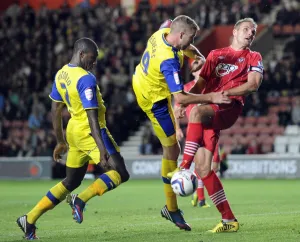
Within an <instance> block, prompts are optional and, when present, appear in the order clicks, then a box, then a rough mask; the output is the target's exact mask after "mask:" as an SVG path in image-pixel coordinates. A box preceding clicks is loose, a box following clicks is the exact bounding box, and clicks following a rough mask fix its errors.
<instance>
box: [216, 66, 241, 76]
mask: <svg viewBox="0 0 300 242" xmlns="http://www.w3.org/2000/svg"><path fill="white" fill-rule="evenodd" d="M237 69H238V66H236V65H232V64H225V63H219V64H218V65H217V67H216V75H217V76H218V77H222V76H226V75H227V74H229V73H230V72H234V71H235V70H237Z"/></svg>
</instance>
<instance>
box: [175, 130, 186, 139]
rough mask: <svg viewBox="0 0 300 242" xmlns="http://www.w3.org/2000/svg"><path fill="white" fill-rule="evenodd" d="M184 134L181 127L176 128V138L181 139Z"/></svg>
mask: <svg viewBox="0 0 300 242" xmlns="http://www.w3.org/2000/svg"><path fill="white" fill-rule="evenodd" d="M183 137H184V135H183V132H182V129H181V128H178V129H176V138H177V140H178V141H181V140H182V139H183Z"/></svg>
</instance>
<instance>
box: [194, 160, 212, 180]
mask: <svg viewBox="0 0 300 242" xmlns="http://www.w3.org/2000/svg"><path fill="white" fill-rule="evenodd" d="M195 168H196V170H197V172H198V173H199V176H200V177H201V178H203V177H205V176H207V175H208V174H209V172H210V171H211V165H210V164H207V163H203V164H195Z"/></svg>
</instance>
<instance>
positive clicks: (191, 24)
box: [171, 15, 200, 32]
mask: <svg viewBox="0 0 300 242" xmlns="http://www.w3.org/2000/svg"><path fill="white" fill-rule="evenodd" d="M186 29H191V30H195V31H197V30H200V28H199V26H198V24H197V23H196V22H195V20H193V19H192V18H190V17H189V16H186V15H179V16H177V17H176V18H175V19H174V20H173V21H172V24H171V32H173V31H184V30H186Z"/></svg>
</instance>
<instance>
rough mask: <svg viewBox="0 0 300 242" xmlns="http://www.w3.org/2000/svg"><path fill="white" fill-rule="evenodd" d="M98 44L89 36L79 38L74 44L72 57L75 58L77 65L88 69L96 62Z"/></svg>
mask: <svg viewBox="0 0 300 242" xmlns="http://www.w3.org/2000/svg"><path fill="white" fill-rule="evenodd" d="M97 56H98V46H97V44H96V43H95V42H94V41H93V40H91V39H89V38H81V39H79V40H77V41H76V42H75V44H74V49H73V58H76V60H77V62H78V66H80V67H82V68H83V69H85V70H87V71H90V70H92V69H93V68H94V66H95V65H96V63H97Z"/></svg>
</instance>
